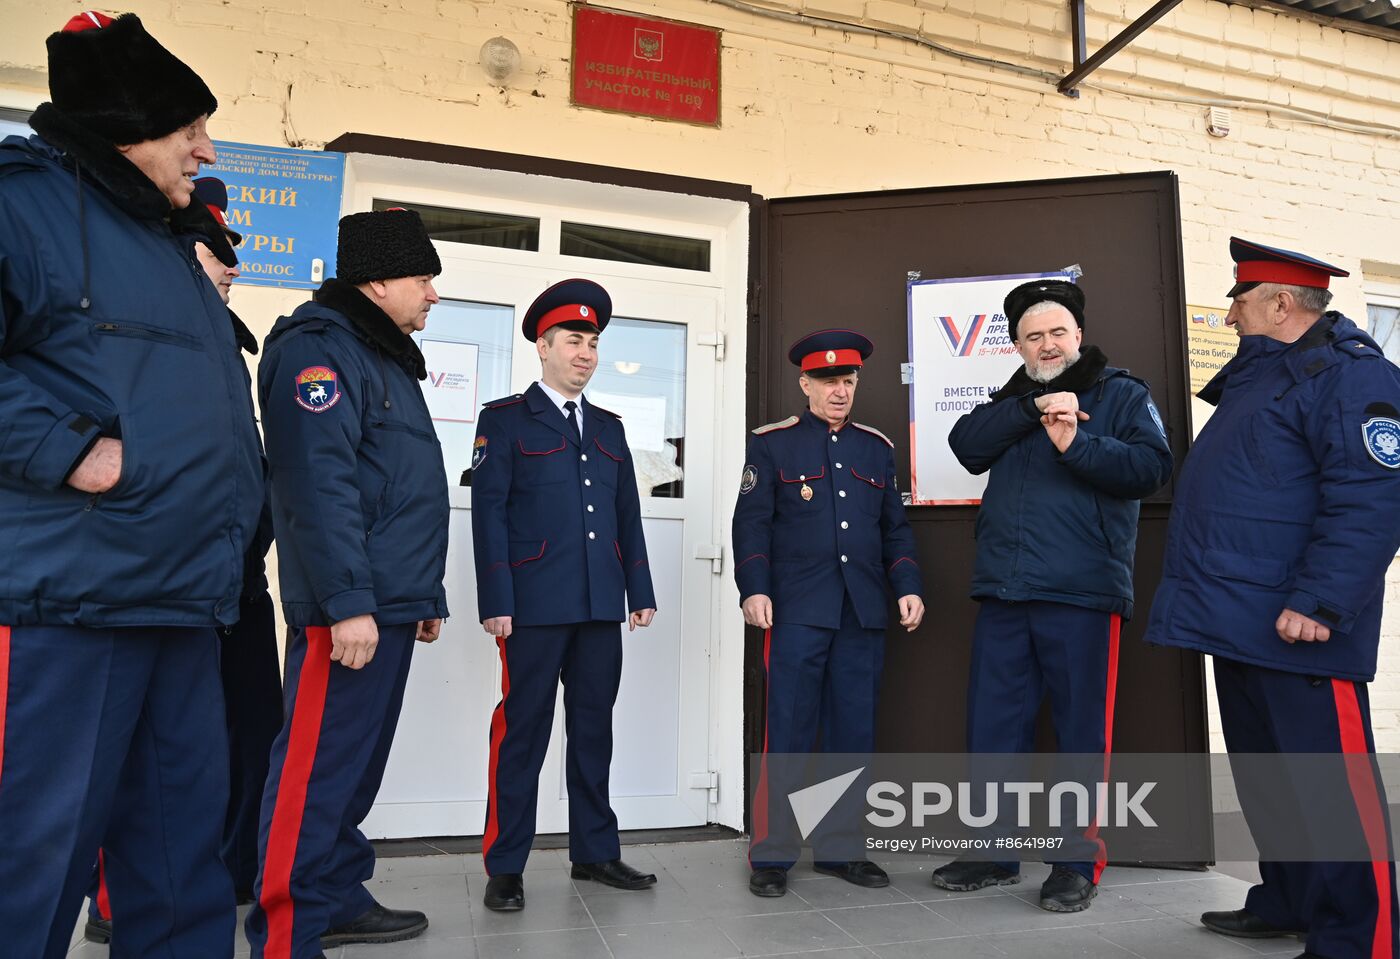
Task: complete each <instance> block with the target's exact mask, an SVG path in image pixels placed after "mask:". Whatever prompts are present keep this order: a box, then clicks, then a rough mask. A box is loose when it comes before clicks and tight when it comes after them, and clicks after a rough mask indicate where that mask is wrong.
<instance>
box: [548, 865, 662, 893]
mask: <svg viewBox="0 0 1400 959" xmlns="http://www.w3.org/2000/svg"><path fill="white" fill-rule="evenodd" d="M569 878H571V879H592V880H593V881H594V882H601V883H602V884H603V885H605V886H612V887H613V888H614V889H645V888H646V887H647V886H654V885H656V877H655V876H654V875H652V874H651V873H649V872H640V871H638V870H636V869H633V868H632V867H631V866H629V865H627V863H625V862H623V861H622V860H621V859H613V860H610V861H609V862H576V863H574V865H573V868H572V869H570V870H569Z"/></svg>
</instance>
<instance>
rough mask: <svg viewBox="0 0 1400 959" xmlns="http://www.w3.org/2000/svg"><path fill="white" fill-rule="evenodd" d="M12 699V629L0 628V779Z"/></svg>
mask: <svg viewBox="0 0 1400 959" xmlns="http://www.w3.org/2000/svg"><path fill="white" fill-rule="evenodd" d="M9 698H10V627H8V626H0V778H4V773H5V713H6V712H7V709H6V707H7V706H8V705H9Z"/></svg>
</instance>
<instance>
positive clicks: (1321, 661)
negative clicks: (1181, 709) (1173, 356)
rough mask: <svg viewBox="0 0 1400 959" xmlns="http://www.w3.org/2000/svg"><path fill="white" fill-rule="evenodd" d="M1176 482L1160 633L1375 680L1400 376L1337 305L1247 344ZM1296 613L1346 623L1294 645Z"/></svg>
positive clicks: (1270, 661)
mask: <svg viewBox="0 0 1400 959" xmlns="http://www.w3.org/2000/svg"><path fill="white" fill-rule="evenodd" d="M1200 397H1201V399H1203V400H1205V401H1206V402H1208V403H1212V404H1215V407H1216V409H1215V412H1214V413H1213V414H1212V415H1211V418H1210V420H1209V421H1207V423H1206V425H1205V427H1204V428H1203V429H1202V430H1201V433H1200V435H1199V436H1198V437H1196V442H1195V443H1194V444H1193V445H1192V447H1191V455H1190V456H1188V457H1187V458H1186V463H1185V465H1184V466H1183V467H1182V470H1181V478H1180V480H1179V481H1178V483H1177V488H1176V498H1175V503H1174V504H1173V506H1172V514H1171V522H1170V524H1169V526H1168V529H1167V554H1166V563H1165V566H1164V569H1163V574H1162V582H1161V585H1160V586H1158V587H1157V595H1156V598H1155V599H1154V601H1153V603H1152V616H1151V618H1150V620H1149V621H1148V626H1147V637H1146V638H1147V641H1148V642H1149V643H1158V644H1161V645H1164V646H1182V647H1185V648H1187V649H1197V650H1200V651H1201V652H1205V653H1212V654H1214V655H1217V656H1223V657H1225V658H1227V659H1233V660H1237V661H1240V662H1245V663H1253V664H1255V665H1259V666H1266V667H1269V668H1271V669H1280V670H1285V671H1288V672H1294V673H1303V674H1305V675H1310V676H1329V677H1338V678H1341V679H1350V680H1359V681H1362V682H1369V681H1370V680H1371V679H1372V678H1373V677H1374V676H1375V673H1376V648H1377V645H1378V644H1379V642H1380V628H1381V600H1382V597H1383V595H1384V592H1385V573H1386V569H1387V568H1388V567H1389V566H1390V564H1391V562H1392V561H1393V560H1394V558H1395V552H1396V550H1397V549H1398V548H1400V369H1396V367H1395V365H1394V364H1393V363H1391V362H1389V361H1388V360H1386V359H1385V357H1384V356H1383V355H1382V354H1381V351H1380V349H1379V348H1378V347H1377V346H1376V343H1375V341H1374V340H1372V339H1371V338H1370V337H1369V336H1367V335H1366V334H1365V333H1363V332H1361V330H1359V329H1357V327H1356V325H1355V324H1354V323H1352V321H1351V320H1349V319H1347V318H1346V317H1345V316H1342V315H1341V314H1340V313H1325V314H1323V316H1322V317H1321V318H1320V319H1319V320H1318V321H1317V323H1316V324H1315V325H1314V326H1313V328H1312V329H1311V330H1310V331H1309V332H1308V333H1307V334H1305V335H1304V336H1303V337H1302V338H1301V339H1299V340H1298V341H1297V342H1296V343H1292V344H1289V343H1281V342H1279V341H1277V340H1274V339H1271V338H1269V337H1264V336H1242V337H1240V346H1239V351H1238V352H1237V353H1236V355H1235V358H1234V359H1232V360H1231V361H1230V362H1229V363H1227V364H1226V365H1225V368H1224V369H1222V370H1221V371H1220V372H1219V373H1217V374H1216V375H1215V377H1214V378H1213V379H1212V380H1211V381H1210V383H1208V384H1206V386H1205V388H1204V389H1202V390H1201V392H1200ZM1284 609H1291V610H1293V611H1294V612H1297V613H1302V614H1303V615H1305V616H1309V617H1311V618H1313V619H1315V620H1317V621H1318V622H1321V623H1323V624H1325V625H1327V626H1328V627H1330V629H1331V631H1332V635H1331V638H1330V639H1329V640H1328V641H1327V642H1322V643H1319V642H1312V643H1305V642H1297V643H1292V644H1289V643H1286V642H1284V641H1283V640H1282V639H1280V638H1279V635H1278V632H1277V630H1276V629H1275V623H1276V622H1277V620H1278V617H1279V614H1280V613H1282V612H1283V610H1284Z"/></svg>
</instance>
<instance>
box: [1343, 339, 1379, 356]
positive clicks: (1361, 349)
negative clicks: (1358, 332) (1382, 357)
mask: <svg viewBox="0 0 1400 959" xmlns="http://www.w3.org/2000/svg"><path fill="white" fill-rule="evenodd" d="M1342 346H1346V347H1350V349H1345V350H1344V349H1340V347H1342ZM1338 347H1339V348H1338V350H1337V352H1338V353H1341V354H1343V355H1345V356H1376V355H1377V353H1376V351H1375V349H1374V348H1373V347H1372V346H1371V344H1369V343H1365V342H1363V341H1361V340H1347V341H1345V342H1343V343H1340V344H1338Z"/></svg>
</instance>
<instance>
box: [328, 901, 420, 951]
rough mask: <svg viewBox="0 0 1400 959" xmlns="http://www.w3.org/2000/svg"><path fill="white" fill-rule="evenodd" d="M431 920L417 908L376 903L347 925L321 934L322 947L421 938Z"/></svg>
mask: <svg viewBox="0 0 1400 959" xmlns="http://www.w3.org/2000/svg"><path fill="white" fill-rule="evenodd" d="M427 928H428V917H427V916H425V915H423V914H422V913H421V912H419V911H418V910H416V909H389V908H388V907H386V906H381V905H380V904H379V903H377V902H376V903H375V904H374V905H373V906H371V907H370V908H369V909H367V910H366V911H365V912H363V913H361V914H360V915H358V916H356V917H355V918H354V919H351V920H350V921H349V922H347V923H343V924H342V925H339V926H336V927H335V928H334V929H327V930H326V931H325V932H323V933H322V934H321V948H322V949H330V948H332V947H333V946H344V945H347V944H349V943H352V942H401V941H403V940H404V939H412V938H413V937H414V936H419V935H422V933H423V930H425V929H427Z"/></svg>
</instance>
